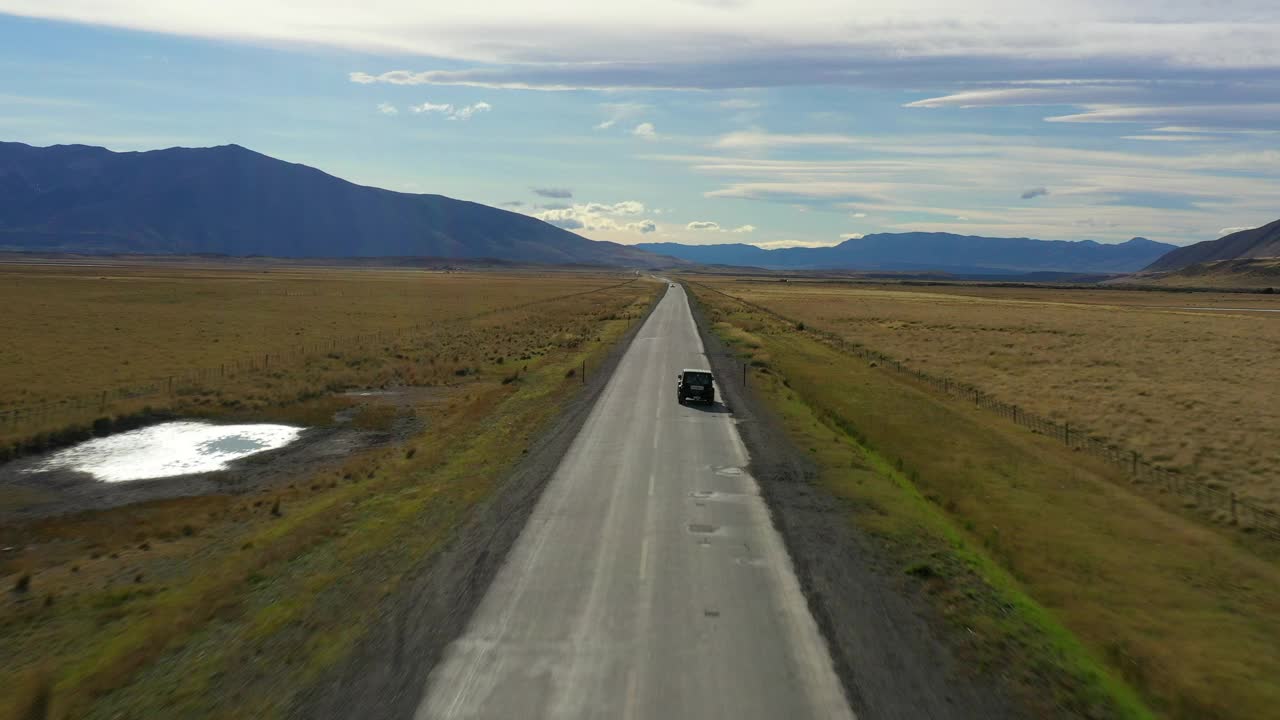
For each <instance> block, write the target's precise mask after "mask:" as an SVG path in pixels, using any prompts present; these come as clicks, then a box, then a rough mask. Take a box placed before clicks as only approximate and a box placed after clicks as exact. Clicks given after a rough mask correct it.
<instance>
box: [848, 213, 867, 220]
mask: <svg viewBox="0 0 1280 720" xmlns="http://www.w3.org/2000/svg"><path fill="white" fill-rule="evenodd" d="M866 216H867V214H866V213H864V212H856V213H849V217H851V218H859V219H861V218H864V217H866Z"/></svg>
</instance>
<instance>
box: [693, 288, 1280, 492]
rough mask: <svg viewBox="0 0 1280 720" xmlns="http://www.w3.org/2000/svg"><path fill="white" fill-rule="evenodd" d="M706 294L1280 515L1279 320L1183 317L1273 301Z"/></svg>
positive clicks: (1086, 295) (1010, 291)
mask: <svg viewBox="0 0 1280 720" xmlns="http://www.w3.org/2000/svg"><path fill="white" fill-rule="evenodd" d="M710 284H711V285H712V286H713V287H716V288H718V289H721V290H724V291H726V292H729V293H730V294H732V295H734V296H735V297H740V298H742V299H743V300H747V301H750V302H752V303H756V304H759V305H762V306H764V307H767V308H769V309H770V310H773V311H775V312H777V313H779V314H781V315H783V316H785V317H788V318H794V319H796V320H800V321H803V322H804V323H805V324H806V325H807V326H808V327H810V328H813V329H815V330H821V331H826V332H831V333H834V334H835V335H837V336H839V337H841V338H844V339H846V340H849V341H852V342H856V343H860V344H862V345H864V346H866V347H869V348H872V349H874V350H877V351H879V352H882V353H885V354H886V355H888V356H890V357H892V358H894V359H895V360H898V361H901V362H902V363H903V364H904V365H910V366H911V367H913V368H915V369H918V370H923V371H925V372H928V373H930V374H933V375H936V376H944V377H949V378H951V379H952V380H953V381H958V382H963V383H967V384H971V385H974V386H977V387H978V388H981V389H982V390H983V391H984V392H986V393H988V394H990V395H992V396H994V397H996V398H998V399H1001V400H1003V401H1006V402H1011V403H1016V404H1018V405H1020V406H1022V407H1023V408H1025V409H1026V410H1028V411H1031V412H1034V413H1037V414H1040V415H1043V416H1046V417H1049V418H1052V419H1054V420H1057V421H1059V422H1063V421H1065V422H1070V423H1071V425H1072V427H1075V428H1078V429H1079V430H1080V431H1081V432H1084V433H1088V434H1091V435H1096V436H1100V437H1105V438H1107V439H1109V440H1112V441H1115V442H1117V443H1119V444H1120V445H1121V446H1123V447H1124V448H1125V449H1127V450H1135V451H1137V452H1138V453H1140V455H1141V456H1143V457H1144V458H1145V459H1147V460H1149V461H1151V462H1153V463H1155V464H1157V465H1159V466H1162V467H1167V468H1172V469H1177V470H1179V471H1182V472H1184V473H1185V474H1188V475H1191V476H1193V477H1197V478H1199V479H1202V480H1204V481H1206V482H1208V483H1210V484H1211V485H1213V486H1215V487H1219V488H1223V489H1229V490H1233V491H1235V492H1236V493H1237V494H1239V495H1240V496H1241V497H1244V498H1249V499H1250V500H1252V501H1255V502H1257V503H1260V504H1261V505H1263V506H1264V507H1269V508H1271V509H1275V510H1280V433H1277V432H1276V428H1277V427H1280V403H1276V402H1275V401H1274V398H1273V395H1274V393H1272V392H1269V390H1270V389H1271V388H1274V387H1278V386H1280V366H1277V364H1276V363H1275V361H1274V358H1276V357H1277V356H1278V355H1280V313H1270V312H1255V313H1248V312H1221V311H1218V312H1205V311H1187V310H1183V309H1182V308H1185V307H1227V308H1240V307H1246V308H1267V309H1275V310H1280V299H1277V298H1274V297H1273V296H1268V295H1240V294H1220V295H1215V294H1207V293H1206V294H1185V293H1166V292H1155V291H1148V292H1134V291H1121V290H1058V289H1048V288H1008V287H1003V288H1002V287H966V286H957V285H951V286H939V287H904V286H891V285H885V286H874V285H862V284H856V285H855V284H847V283H825V282H797V281H790V282H786V283H780V282H777V281H736V280H719V281H711V282H710Z"/></svg>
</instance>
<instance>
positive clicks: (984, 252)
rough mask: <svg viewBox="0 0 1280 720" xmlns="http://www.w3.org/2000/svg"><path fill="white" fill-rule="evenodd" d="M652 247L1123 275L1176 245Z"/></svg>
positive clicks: (981, 241) (901, 266) (730, 259)
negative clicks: (772, 248)
mask: <svg viewBox="0 0 1280 720" xmlns="http://www.w3.org/2000/svg"><path fill="white" fill-rule="evenodd" d="M635 247H637V248H642V249H644V250H648V251H650V252H654V253H659V254H663V255H671V256H673V257H678V258H682V259H685V260H689V261H692V262H697V263H703V264H707V265H749V266H753V267H760V268H766V269H772V270H837V269H839V270H898V271H926V270H936V271H942V272H951V273H967V274H996V275H998V274H1011V275H1012V274H1021V273H1031V272H1072V273H1127V272H1133V271H1135V270H1138V269H1140V268H1143V267H1146V266H1147V265H1149V264H1150V263H1151V262H1153V261H1155V260H1156V259H1157V258H1159V257H1160V256H1162V255H1164V254H1165V253H1167V252H1170V251H1172V250H1175V249H1177V246H1175V245H1170V244H1168V243H1161V242H1155V241H1153V240H1148V239H1146V238H1133V239H1132V240H1129V241H1127V242H1123V243H1118V244H1115V245H1107V244H1103V243H1098V242H1094V241H1093V240H1080V241H1075V242H1072V241H1065V240H1034V239H1031V238H994V237H982V236H977V235H956V234H953V233H921V232H911V233H877V234H874V235H867V236H865V237H862V238H857V239H851V240H846V241H844V242H842V243H840V244H839V245H835V246H832V247H824V248H803V247H801V248H782V249H777V250H765V249H763V248H759V247H756V246H754V245H745V244H742V243H733V244H726V245H682V244H679V243H641V244H639V245H636V246H635Z"/></svg>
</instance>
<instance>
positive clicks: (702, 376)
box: [684, 372, 711, 385]
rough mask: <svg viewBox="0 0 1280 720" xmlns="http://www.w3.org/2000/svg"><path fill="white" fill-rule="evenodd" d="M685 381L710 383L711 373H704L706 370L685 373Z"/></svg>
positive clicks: (700, 383) (699, 383)
mask: <svg viewBox="0 0 1280 720" xmlns="http://www.w3.org/2000/svg"><path fill="white" fill-rule="evenodd" d="M684 381H685V382H686V383H688V384H690V385H710V384H711V373H704V372H690V373H685V374H684Z"/></svg>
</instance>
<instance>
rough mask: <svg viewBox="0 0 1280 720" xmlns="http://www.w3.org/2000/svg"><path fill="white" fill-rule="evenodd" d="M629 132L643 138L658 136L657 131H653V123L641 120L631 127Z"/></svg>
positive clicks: (651, 138)
mask: <svg viewBox="0 0 1280 720" xmlns="http://www.w3.org/2000/svg"><path fill="white" fill-rule="evenodd" d="M631 134H632V135H635V136H636V137H641V138H644V139H645V140H654V139H656V138H657V137H658V136H657V133H655V132H654V128H653V123H650V122H642V123H640V124H639V125H637V126H635V127H634V128H632V129H631Z"/></svg>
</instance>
